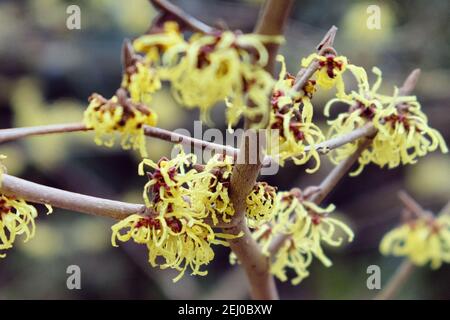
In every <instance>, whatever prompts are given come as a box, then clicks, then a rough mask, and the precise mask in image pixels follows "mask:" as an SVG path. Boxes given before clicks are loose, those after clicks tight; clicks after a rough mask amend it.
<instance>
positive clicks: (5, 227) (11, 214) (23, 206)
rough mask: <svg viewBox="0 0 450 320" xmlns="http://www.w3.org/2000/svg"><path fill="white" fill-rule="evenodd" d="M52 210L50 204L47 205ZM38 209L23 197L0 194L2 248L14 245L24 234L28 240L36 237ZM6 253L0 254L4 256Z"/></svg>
mask: <svg viewBox="0 0 450 320" xmlns="http://www.w3.org/2000/svg"><path fill="white" fill-rule="evenodd" d="M47 208H49V210H51V209H50V208H51V207H50V206H47ZM36 217H37V210H36V208H35V207H33V206H32V205H29V204H27V203H26V202H25V201H24V200H22V199H16V198H14V197H11V196H6V195H4V194H0V250H2V251H3V250H6V249H10V248H12V247H13V244H14V241H15V239H16V237H17V236H20V235H24V236H25V239H24V241H25V242H27V241H28V240H30V239H31V238H33V237H34V233H35V223H34V219H35V218H36ZM5 256H6V254H0V258H4V257H5Z"/></svg>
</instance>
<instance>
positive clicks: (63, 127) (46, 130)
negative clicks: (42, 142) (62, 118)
mask: <svg viewBox="0 0 450 320" xmlns="http://www.w3.org/2000/svg"><path fill="white" fill-rule="evenodd" d="M87 130H90V129H88V128H86V126H85V125H84V124H82V123H68V124H53V125H44V126H35V127H25V128H12V129H1V130H0V143H4V142H9V141H14V140H18V139H21V138H25V137H29V136H37V135H44V134H50V133H62V132H77V131H87Z"/></svg>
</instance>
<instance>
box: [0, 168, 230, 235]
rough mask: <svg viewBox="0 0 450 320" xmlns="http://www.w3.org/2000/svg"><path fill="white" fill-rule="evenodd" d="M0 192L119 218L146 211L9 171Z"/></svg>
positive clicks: (227, 224)
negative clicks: (42, 182) (25, 177)
mask: <svg viewBox="0 0 450 320" xmlns="http://www.w3.org/2000/svg"><path fill="white" fill-rule="evenodd" d="M0 191H1V193H3V194H5V195H9V196H15V197H16V198H20V199H25V200H26V201H28V202H33V203H40V204H49V205H51V206H53V207H56V208H61V209H67V210H71V211H74V212H81V213H86V214H90V215H95V216H101V217H109V218H113V219H117V220H122V219H125V218H126V217H128V216H130V215H132V214H143V213H144V212H145V206H144V205H143V204H135V203H126V202H120V201H115V200H109V199H103V198H98V197H92V196H88V195H84V194H79V193H75V192H70V191H65V190H61V189H57V188H53V187H47V186H44V185H42V184H38V183H34V182H30V181H27V180H24V179H20V178H17V177H14V176H10V175H8V174H3V175H2V184H1V186H0ZM205 222H206V223H208V224H209V225H210V226H211V227H214V228H232V227H234V226H235V225H234V224H233V223H225V222H219V223H217V224H213V222H212V220H211V219H209V218H208V219H205Z"/></svg>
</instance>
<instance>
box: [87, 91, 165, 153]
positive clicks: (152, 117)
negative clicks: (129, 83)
mask: <svg viewBox="0 0 450 320" xmlns="http://www.w3.org/2000/svg"><path fill="white" fill-rule="evenodd" d="M125 95H126V94H125V93H124V91H123V89H119V90H118V95H117V96H113V97H112V98H111V99H109V100H107V99H105V98H103V97H102V96H101V95H99V94H93V95H92V96H91V97H90V98H89V100H90V103H89V106H88V108H87V109H86V111H85V112H84V124H85V125H86V127H87V128H91V129H94V131H95V143H97V144H98V145H105V146H108V147H111V146H113V145H114V140H115V134H116V132H118V133H120V134H121V145H122V148H124V149H130V148H133V149H135V150H139V151H140V153H141V155H142V156H143V157H145V156H146V155H147V150H146V147H145V135H144V126H145V125H148V126H154V125H156V121H157V116H156V114H155V113H154V112H152V111H151V110H150V109H149V108H148V107H147V106H145V105H143V104H140V103H134V102H132V101H131V100H130V99H128V98H126V96H125Z"/></svg>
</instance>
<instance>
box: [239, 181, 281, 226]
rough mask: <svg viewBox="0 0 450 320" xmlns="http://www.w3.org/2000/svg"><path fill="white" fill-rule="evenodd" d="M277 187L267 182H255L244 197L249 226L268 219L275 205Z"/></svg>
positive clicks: (259, 223) (271, 215) (270, 217)
mask: <svg viewBox="0 0 450 320" xmlns="http://www.w3.org/2000/svg"><path fill="white" fill-rule="evenodd" d="M276 197H277V189H276V188H275V187H272V186H271V185H269V184H268V183H267V182H257V183H256V184H255V186H254V187H253V190H252V192H251V193H250V194H249V195H248V197H247V199H246V204H247V210H246V214H247V220H248V223H249V226H250V227H251V228H255V227H257V226H259V225H261V224H263V223H266V222H268V221H270V220H271V219H272V217H273V214H274V210H275V206H276V203H275V201H276Z"/></svg>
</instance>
